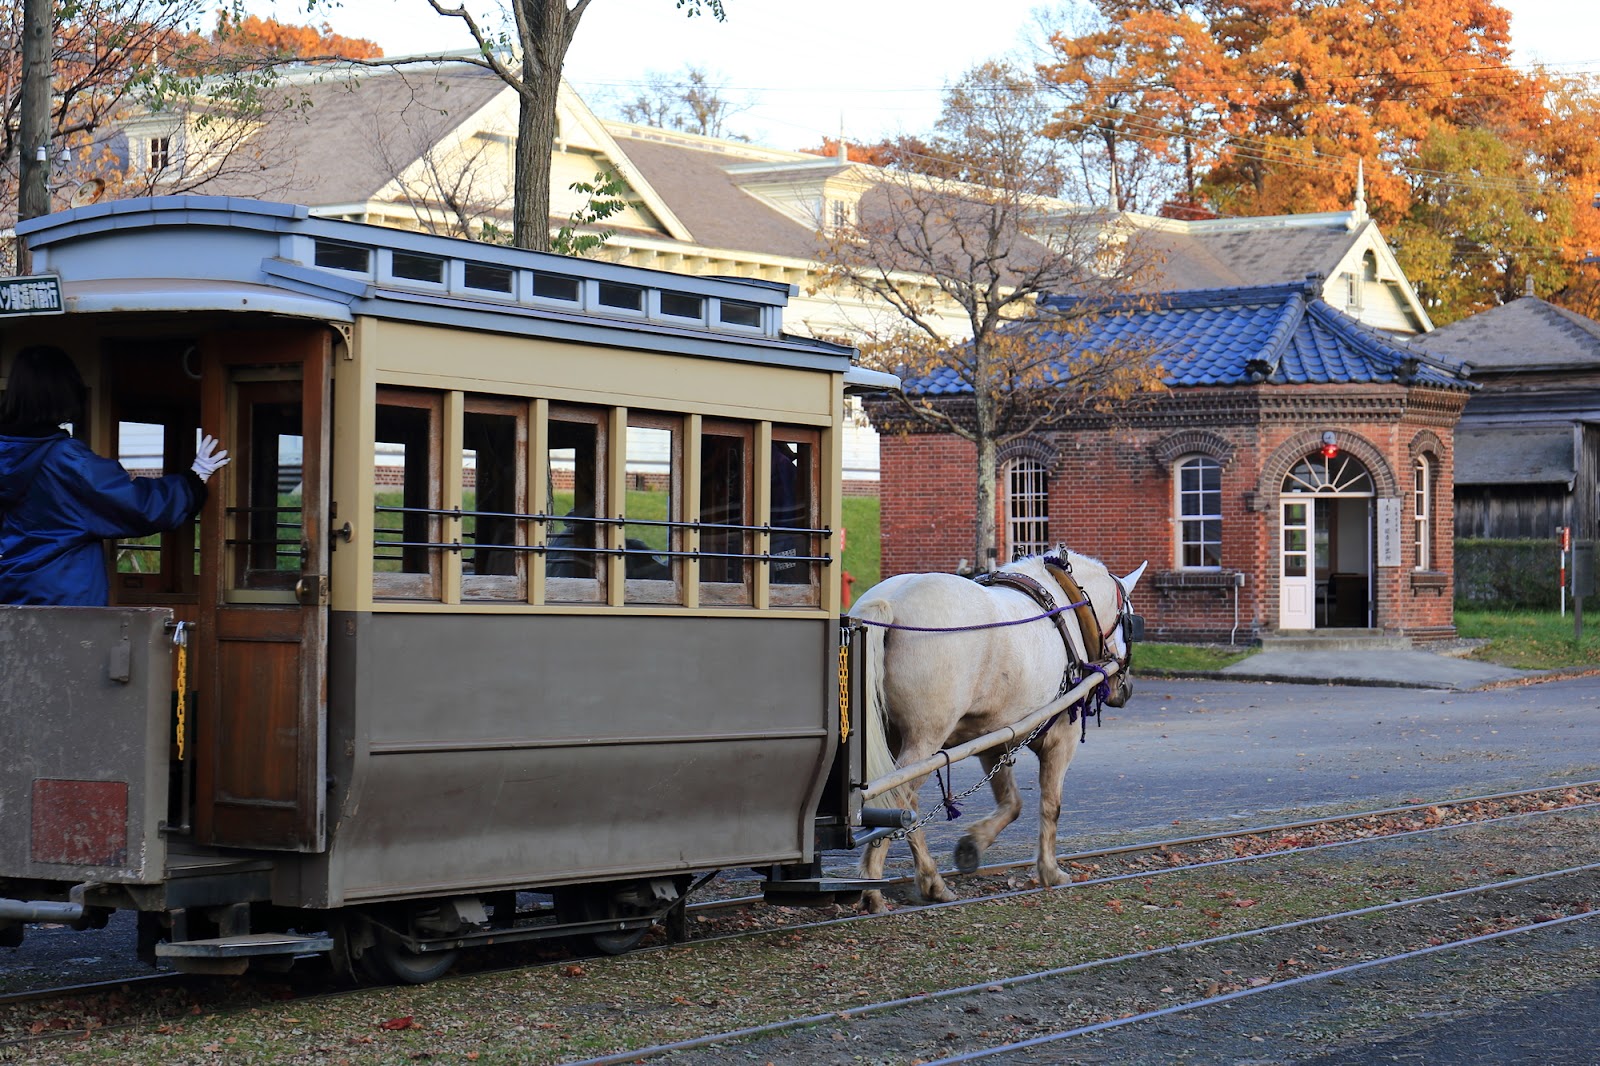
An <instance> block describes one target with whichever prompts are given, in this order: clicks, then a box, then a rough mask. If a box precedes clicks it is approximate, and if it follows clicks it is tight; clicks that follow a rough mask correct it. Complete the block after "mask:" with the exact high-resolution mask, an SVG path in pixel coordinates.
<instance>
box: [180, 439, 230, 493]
mask: <svg viewBox="0 0 1600 1066" xmlns="http://www.w3.org/2000/svg"><path fill="white" fill-rule="evenodd" d="M227 465H228V453H227V452H225V451H222V452H219V451H217V439H216V438H215V437H213V436H212V435H211V434H209V433H207V434H205V435H204V436H202V437H201V438H200V448H199V450H198V451H196V452H195V453H194V465H193V466H191V467H190V468H189V469H190V470H193V471H194V472H195V476H196V477H198V478H199V479H200V480H201V482H205V481H206V480H208V479H209V478H210V477H211V475H212V474H215V473H216V472H217V471H218V470H220V469H222V468H223V467H225V466H227Z"/></svg>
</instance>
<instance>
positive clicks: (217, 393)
mask: <svg viewBox="0 0 1600 1066" xmlns="http://www.w3.org/2000/svg"><path fill="white" fill-rule="evenodd" d="M330 349H331V336H330V334H329V331H328V330H327V328H326V327H325V326H320V325H310V324H308V325H306V326H303V327H284V328H279V329H273V330H260V331H237V332H225V333H219V334H216V335H213V336H211V337H209V338H208V339H207V340H206V342H205V343H203V344H202V354H203V356H204V372H203V375H202V376H203V379H204V383H203V396H202V408H201V418H202V426H203V427H204V429H206V430H207V431H209V432H211V433H214V434H217V435H218V436H219V437H220V438H221V440H222V443H223V445H224V446H225V447H226V448H227V449H228V451H229V453H230V455H231V457H232V462H231V463H230V464H229V465H228V466H227V467H225V468H224V469H223V470H222V472H221V473H220V475H218V476H215V477H213V478H212V479H211V488H212V498H211V499H210V500H209V501H208V502H207V505H206V506H207V507H208V509H209V512H210V516H211V517H210V520H209V521H207V522H206V523H205V524H204V527H203V528H204V533H203V544H202V547H201V561H202V567H201V569H202V572H203V573H204V574H205V575H207V577H206V581H205V586H204V588H203V589H202V593H201V621H200V632H199V634H198V639H199V643H200V654H199V660H200V663H201V676H200V692H201V699H200V707H199V708H197V720H196V723H195V745H196V752H197V755H198V756H199V758H198V761H197V765H196V773H195V792H196V800H195V820H194V825H195V836H196V839H198V840H199V841H200V842H202V843H208V844H218V845H223V846H229V847H256V848H278V849H287V850H296V851H317V850H321V849H322V848H323V847H324V846H325V810H324V807H325V802H326V801H325V796H326V790H325V789H324V788H323V785H322V783H323V778H324V773H325V769H324V768H325V765H326V737H327V729H326V704H327V698H326V672H325V666H326V648H327V639H326V634H327V612H328V608H327V588H328V582H327V574H328V561H327V560H328V534H327V530H328V514H327V511H328V509H327V499H328V461H327V457H328V440H329V424H328V410H329V407H328V404H329V388H330V386H329V353H330Z"/></svg>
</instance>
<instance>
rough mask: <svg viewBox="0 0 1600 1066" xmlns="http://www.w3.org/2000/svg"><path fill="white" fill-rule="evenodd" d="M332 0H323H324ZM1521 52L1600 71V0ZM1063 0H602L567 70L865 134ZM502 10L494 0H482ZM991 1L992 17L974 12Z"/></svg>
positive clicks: (444, 42) (357, 25) (412, 27)
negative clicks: (685, 83)
mask: <svg viewBox="0 0 1600 1066" xmlns="http://www.w3.org/2000/svg"><path fill="white" fill-rule="evenodd" d="M327 3H328V0H321V4H319V7H321V6H323V5H326V4H327ZM1500 4H1501V6H1502V7H1505V8H1506V9H1507V10H1509V11H1510V12H1511V16H1512V19H1511V40H1512V44H1513V46H1514V47H1515V48H1516V54H1515V56H1514V61H1515V62H1517V63H1518V64H1526V63H1533V62H1536V61H1537V62H1544V63H1547V64H1551V65H1552V66H1556V67H1558V68H1559V69H1560V70H1562V71H1563V72H1575V71H1578V70H1588V71H1594V72H1600V3H1596V2H1595V0H1500ZM248 6H249V7H250V9H251V10H254V11H255V12H257V13H258V14H263V15H266V14H274V15H276V16H277V17H279V18H281V19H283V20H284V21H288V22H305V21H307V19H306V18H305V16H304V6H303V3H300V4H297V3H295V2H294V0H250V2H249V4H248ZM1056 6H1058V3H1056V2H1051V0H987V2H986V3H981V4H973V3H972V2H971V0H806V2H804V3H792V2H789V3H785V2H781V0H725V7H726V9H727V14H728V17H727V20H726V21H725V22H720V23H719V22H717V21H716V20H714V19H712V18H710V17H709V16H705V15H702V16H699V17H696V18H688V17H685V15H684V14H683V12H682V11H680V10H678V9H677V8H676V7H675V6H674V4H673V0H596V2H595V3H594V6H593V7H591V8H590V9H589V12H588V14H586V15H585V16H584V20H583V22H582V23H580V24H579V26H578V31H577V35H576V37H575V38H574V40H573V44H572V49H571V51H570V52H568V54H567V65H566V75H567V79H568V81H569V82H571V83H572V84H573V85H574V86H575V87H576V88H577V89H578V92H579V93H580V94H582V95H583V97H584V98H585V100H587V101H589V103H590V105H591V106H593V107H594V108H595V109H596V110H597V111H600V112H602V113H604V112H606V110H607V109H606V108H605V106H604V98H605V96H606V94H608V93H610V94H613V95H622V94H625V93H626V92H627V89H628V88H629V86H630V85H633V84H636V83H638V82H639V81H641V80H642V79H643V78H644V77H645V75H646V74H647V73H649V72H652V71H655V72H660V73H663V74H672V73H677V72H681V71H682V70H683V69H684V67H685V65H689V64H692V65H694V66H697V67H700V68H702V69H705V70H706V71H708V72H709V73H710V74H712V76H713V78H714V81H715V82H716V83H718V84H720V85H722V86H723V90H722V92H723V96H724V97H726V98H727V99H729V100H730V101H732V102H733V103H735V104H738V105H746V104H747V105H749V106H748V107H747V109H746V110H743V111H741V112H740V113H739V114H738V115H737V116H736V117H735V118H734V119H732V120H731V123H730V125H731V127H732V128H733V129H734V130H735V131H737V132H739V133H742V134H744V135H745V136H748V137H750V138H751V139H752V140H754V141H756V142H757V143H759V144H765V145H770V146H773V147H779V148H806V147H812V146H815V145H817V144H819V143H820V142H821V140H822V138H823V136H837V135H838V134H839V132H840V129H841V128H842V129H843V130H844V133H845V136H846V137H847V138H848V139H850V140H853V141H875V140H878V139H880V138H882V137H886V136H893V135H894V134H897V133H902V132H904V133H917V132H922V131H925V130H927V129H928V128H929V127H931V126H932V125H933V122H934V120H935V119H936V118H937V117H938V114H939V103H940V97H941V91H942V89H943V87H944V86H945V84H946V83H947V82H949V81H952V80H954V79H956V78H957V77H959V76H960V75H961V74H962V73H963V72H964V71H966V70H968V69H970V68H971V67H972V66H974V65H975V64H977V63H979V62H982V61H983V60H985V59H990V58H995V57H999V56H1012V57H1018V58H1026V57H1027V56H1028V55H1029V52H1028V46H1029V43H1030V41H1034V40H1037V39H1039V35H1038V33H1037V32H1036V31H1034V30H1033V25H1034V14H1035V12H1037V11H1038V10H1040V9H1041V8H1042V7H1051V8H1054V7H1056ZM470 7H471V8H472V9H473V10H475V11H477V10H480V9H481V10H488V11H492V10H494V9H495V5H494V3H493V2H492V0H478V2H472V3H470ZM978 12H981V13H982V16H983V17H982V19H981V20H979V19H975V18H974V15H975V13H978ZM315 21H327V22H328V23H329V24H330V25H331V26H332V27H333V29H334V30H335V31H337V32H339V33H342V34H345V35H347V36H356V37H366V38H370V39H372V40H375V41H377V42H378V44H379V45H380V46H381V47H382V48H383V50H384V52H385V53H386V54H388V55H401V54H407V53H416V52H431V51H435V50H440V49H445V48H464V47H468V46H469V45H470V41H468V40H467V39H466V34H465V32H464V31H462V30H460V29H457V28H453V27H451V26H450V25H449V22H450V21H451V20H446V19H442V18H441V17H440V16H438V15H436V14H434V13H433V12H432V10H431V9H430V8H429V7H428V4H427V2H426V0H343V2H342V4H340V5H339V6H337V7H328V8H327V10H326V13H325V14H321V15H319V16H318V17H317V19H316V20H315Z"/></svg>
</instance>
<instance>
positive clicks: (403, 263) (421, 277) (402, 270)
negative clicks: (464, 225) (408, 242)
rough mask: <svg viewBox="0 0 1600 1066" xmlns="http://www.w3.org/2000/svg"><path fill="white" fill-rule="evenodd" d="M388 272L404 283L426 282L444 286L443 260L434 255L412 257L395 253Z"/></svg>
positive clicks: (408, 254) (406, 253) (402, 253)
mask: <svg viewBox="0 0 1600 1066" xmlns="http://www.w3.org/2000/svg"><path fill="white" fill-rule="evenodd" d="M390 270H391V272H392V273H393V274H394V276H395V277H397V278H402V279H404V280H406V281H427V282H432V283H433V284H435V285H442V284H444V260H443V259H440V258H439V257H438V256H436V255H413V254H411V253H410V252H395V253H393V255H392V257H391V259H390Z"/></svg>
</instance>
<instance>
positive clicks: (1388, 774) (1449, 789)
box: [897, 677, 1600, 861]
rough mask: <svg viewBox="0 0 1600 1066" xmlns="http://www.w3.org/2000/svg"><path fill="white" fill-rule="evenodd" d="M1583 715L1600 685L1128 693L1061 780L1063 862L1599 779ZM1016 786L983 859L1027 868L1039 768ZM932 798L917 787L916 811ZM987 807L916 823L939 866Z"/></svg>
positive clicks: (1255, 685) (1599, 698)
mask: <svg viewBox="0 0 1600 1066" xmlns="http://www.w3.org/2000/svg"><path fill="white" fill-rule="evenodd" d="M1597 710H1600V677H1583V678H1576V679H1572V680H1565V681H1547V682H1542V683H1538V684H1524V685H1514V686H1510V687H1503V688H1494V689H1487V690H1483V691H1475V692H1459V691H1452V690H1425V689H1410V688H1377V687H1367V686H1334V685H1304V684H1278V683H1269V682H1239V681H1170V680H1151V679H1137V681H1136V691H1135V694H1134V697H1133V699H1132V700H1130V701H1129V703H1128V706H1126V707H1124V708H1122V709H1120V710H1115V709H1111V708H1108V709H1107V710H1106V713H1105V722H1104V724H1103V725H1102V726H1100V727H1099V728H1096V727H1095V726H1093V725H1091V726H1090V727H1089V732H1088V740H1087V742H1086V743H1084V744H1083V745H1081V746H1080V747H1079V749H1078V754H1077V756H1076V758H1075V759H1074V760H1073V763H1072V766H1071V768H1070V769H1069V770H1068V771H1067V777H1066V787H1065V790H1064V794H1065V805H1066V810H1065V811H1064V813H1063V815H1062V820H1061V835H1062V848H1063V850H1076V849H1075V847H1074V841H1075V840H1078V841H1081V842H1083V843H1085V844H1086V843H1087V842H1088V841H1087V839H1086V838H1090V837H1093V836H1094V835H1096V834H1098V833H1104V832H1118V833H1122V832H1129V831H1134V830H1146V831H1149V832H1151V833H1156V832H1159V833H1160V834H1161V835H1168V836H1174V835H1184V834H1187V833H1188V832H1190V831H1200V829H1201V825H1200V824H1199V823H1211V822H1219V821H1227V820H1245V819H1249V820H1262V819H1279V818H1281V819H1283V820H1289V819H1291V818H1292V817H1293V816H1295V815H1296V814H1297V813H1298V812H1299V811H1302V810H1305V809H1308V808H1311V809H1315V808H1324V807H1329V806H1334V805H1343V804H1348V805H1351V806H1365V805H1373V806H1382V805H1387V804H1392V803H1402V802H1405V801H1407V800H1411V799H1431V798H1436V797H1439V796H1447V795H1451V794H1454V795H1470V794H1476V793H1487V792H1496V791H1505V790H1512V789H1518V788H1532V787H1536V786H1539V785H1543V784H1547V783H1551V782H1561V781H1584V780H1593V779H1600V713H1597ZM1016 771H1017V775H1018V783H1019V786H1020V787H1021V788H1022V789H1023V790H1024V808H1025V809H1024V814H1023V818H1022V820H1021V821H1020V822H1019V824H1017V825H1014V826H1012V827H1011V828H1009V829H1007V830H1006V832H1005V834H1004V835H1002V837H1001V839H1000V842H999V844H998V845H997V847H998V848H1000V849H1001V850H1002V851H1003V852H1006V853H1010V852H1013V851H1018V852H1019V853H1020V854H1024V855H1025V854H1030V853H1031V850H1032V841H1033V839H1034V835H1035V832H1036V830H1035V828H1034V827H1035V826H1036V825H1037V811H1036V810H1035V809H1033V808H1032V804H1034V802H1035V801H1036V800H1037V796H1038V792H1037V764H1036V763H1035V762H1034V760H1033V759H1032V757H1031V756H1029V755H1026V754H1024V755H1023V756H1022V757H1021V758H1020V759H1019V760H1018V762H1017V767H1016ZM980 774H981V770H980V768H979V767H978V764H977V761H976V760H969V762H967V763H963V764H960V765H958V766H957V767H956V770H955V779H956V782H957V783H956V789H957V790H958V791H960V790H962V789H964V788H966V787H969V786H970V785H972V784H974V783H976V782H977V780H978V778H979V776H980ZM935 797H936V792H935V790H934V786H933V785H932V783H930V784H929V785H927V786H926V787H925V788H924V789H923V792H922V802H923V803H924V805H925V807H924V809H926V804H928V803H930V802H936V798H935ZM991 803H992V801H991V800H990V799H989V798H988V793H987V790H986V789H985V790H983V792H981V793H980V794H979V795H977V796H974V797H972V799H971V800H969V801H963V802H962V803H961V804H960V806H961V807H962V810H963V814H964V817H963V819H962V820H961V821H957V822H953V823H948V824H947V823H945V822H943V821H942V820H940V821H938V822H935V823H930V825H929V826H928V833H929V837H930V841H931V842H932V843H933V846H934V847H935V849H936V850H938V851H940V852H942V853H943V855H944V856H945V860H946V861H947V860H948V855H949V849H950V848H951V847H953V846H954V843H955V840H956V839H957V838H958V837H959V836H960V833H961V826H962V825H963V824H964V823H965V822H967V821H970V820H971V818H973V817H977V816H980V815H982V814H983V813H984V812H985V811H987V810H989V809H990V807H991ZM1174 823H1179V824H1178V825H1174ZM901 851H903V849H897V852H901Z"/></svg>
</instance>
